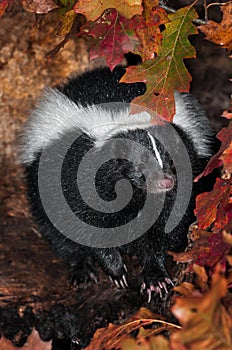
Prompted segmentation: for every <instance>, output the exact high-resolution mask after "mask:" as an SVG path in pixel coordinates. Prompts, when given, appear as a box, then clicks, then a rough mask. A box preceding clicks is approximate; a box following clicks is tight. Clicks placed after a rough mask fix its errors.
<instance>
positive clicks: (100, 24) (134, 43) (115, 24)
mask: <svg viewBox="0 0 232 350" xmlns="http://www.w3.org/2000/svg"><path fill="white" fill-rule="evenodd" d="M136 28H137V20H136V18H132V19H130V20H128V19H127V18H125V17H122V16H121V15H120V14H119V13H118V12H117V11H116V10H107V11H105V12H104V14H103V15H102V16H101V17H100V18H99V19H98V20H97V21H96V22H88V23H86V24H85V25H83V26H82V27H81V31H80V33H79V34H78V36H89V37H92V38H93V42H92V45H91V47H90V53H89V56H90V59H91V60H92V59H94V58H96V57H99V56H103V57H104V58H105V60H106V64H107V66H109V67H110V68H111V69H113V68H114V67H115V66H116V65H117V64H119V63H121V62H122V60H123V58H124V53H126V52H128V51H135V49H136V48H137V47H138V46H139V45H140V41H139V38H138V36H137V34H136Z"/></svg>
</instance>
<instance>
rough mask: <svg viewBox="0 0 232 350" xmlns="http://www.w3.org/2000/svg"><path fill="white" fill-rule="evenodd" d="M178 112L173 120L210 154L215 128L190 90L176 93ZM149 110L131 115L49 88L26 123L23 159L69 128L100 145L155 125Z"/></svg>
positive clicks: (200, 151)
mask: <svg viewBox="0 0 232 350" xmlns="http://www.w3.org/2000/svg"><path fill="white" fill-rule="evenodd" d="M175 102H176V114H175V116H174V120H173V122H174V123H175V124H176V125H178V126H179V127H181V128H182V129H184V131H185V132H186V133H187V134H188V135H189V136H190V137H191V139H192V141H193V143H194V145H195V147H196V149H197V152H198V154H199V155H200V156H202V157H208V156H210V155H211V154H210V146H209V145H210V143H211V140H210V138H211V136H212V135H211V129H210V126H209V123H208V120H207V118H206V116H205V114H204V112H203V111H202V110H201V108H200V106H199V105H198V103H197V101H196V100H195V99H193V98H192V97H191V96H190V95H189V94H180V93H178V92H176V93H175ZM150 122H151V116H150V114H148V113H147V112H141V113H138V114H133V115H129V104H128V109H126V110H124V111H121V112H119V111H112V112H111V114H109V112H108V111H106V110H104V109H102V108H101V106H100V105H94V106H88V107H82V106H80V105H79V106H78V105H77V104H76V103H74V102H73V101H72V100H70V99H69V98H68V97H67V96H65V95H64V94H63V93H61V92H60V91H58V90H57V89H46V90H45V94H44V97H43V99H41V100H40V102H39V104H38V106H37V108H35V110H34V111H33V112H32V115H31V118H30V119H29V120H28V122H27V123H26V125H25V132H24V135H23V142H22V147H21V157H20V158H21V161H22V163H25V164H29V163H31V162H32V161H33V160H34V159H35V157H36V154H37V153H38V152H40V151H42V150H43V149H44V148H45V147H46V146H47V145H49V144H50V143H51V142H52V141H53V140H56V139H58V138H59V137H60V135H62V134H65V133H66V132H67V131H69V130H70V131H71V130H75V129H80V130H82V131H84V132H86V133H87V134H89V135H90V137H92V138H93V140H94V142H95V145H96V147H101V146H102V145H103V144H104V143H105V141H106V140H107V139H109V138H111V137H112V136H113V135H115V134H116V133H120V132H123V131H127V130H134V129H138V128H140V129H147V128H149V127H150V126H151V123H150ZM150 139H151V142H152V145H153V148H154V151H155V153H156V157H157V160H158V161H159V163H160V165H161V164H162V165H161V166H163V163H162V160H161V157H160V154H159V152H158V150H157V147H156V143H155V140H154V138H153V137H152V138H151V137H150Z"/></svg>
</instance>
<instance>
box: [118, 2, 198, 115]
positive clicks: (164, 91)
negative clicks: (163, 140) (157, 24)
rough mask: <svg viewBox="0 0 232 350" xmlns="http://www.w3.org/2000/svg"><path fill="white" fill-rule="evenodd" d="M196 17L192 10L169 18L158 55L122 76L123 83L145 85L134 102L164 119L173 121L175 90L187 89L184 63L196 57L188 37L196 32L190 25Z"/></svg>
mask: <svg viewBox="0 0 232 350" xmlns="http://www.w3.org/2000/svg"><path fill="white" fill-rule="evenodd" d="M196 17H197V15H196V12H195V10H194V9H193V8H192V7H185V8H182V9H180V10H178V11H177V12H176V13H175V14H171V15H169V16H168V18H169V20H170V22H169V23H167V24H166V25H165V26H166V29H165V30H164V31H163V32H162V34H163V41H162V46H161V49H160V51H159V52H158V56H157V57H156V58H154V59H151V60H148V61H145V62H144V63H143V64H142V65H140V66H137V67H129V68H128V69H127V73H126V75H124V76H123V80H122V81H124V82H135V81H145V82H146V84H147V91H146V93H145V94H144V95H142V96H139V97H137V98H136V99H134V100H133V103H137V104H139V105H143V106H146V107H148V108H151V109H152V110H153V111H155V112H156V113H157V114H159V115H161V116H162V117H163V118H164V119H166V120H172V116H173V115H174V90H180V91H188V90H189V83H190V80H191V76H190V74H189V73H188V71H187V69H186V68H185V65H184V62H183V60H184V58H190V57H195V50H194V48H193V47H192V45H191V44H190V42H189V40H188V36H189V35H190V34H195V33H196V28H195V27H194V25H193V24H192V21H193V19H195V18H196Z"/></svg>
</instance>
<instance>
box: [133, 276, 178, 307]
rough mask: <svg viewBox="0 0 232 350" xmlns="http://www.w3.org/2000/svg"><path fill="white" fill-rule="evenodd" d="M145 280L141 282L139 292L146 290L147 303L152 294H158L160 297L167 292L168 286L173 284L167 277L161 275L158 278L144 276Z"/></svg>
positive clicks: (170, 286)
mask: <svg viewBox="0 0 232 350" xmlns="http://www.w3.org/2000/svg"><path fill="white" fill-rule="evenodd" d="M146 281H147V282H145V281H144V282H143V283H142V284H141V288H140V292H141V293H144V291H146V292H147V295H148V299H147V302H148V303H150V301H151V298H152V294H158V295H159V297H160V298H161V299H162V298H163V297H164V296H165V294H168V293H169V290H170V288H172V287H173V285H174V284H173V282H172V280H171V279H170V278H169V277H162V278H159V279H158V280H157V279H155V278H146Z"/></svg>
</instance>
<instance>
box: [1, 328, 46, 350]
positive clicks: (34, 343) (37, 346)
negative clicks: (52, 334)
mask: <svg viewBox="0 0 232 350" xmlns="http://www.w3.org/2000/svg"><path fill="white" fill-rule="evenodd" d="M0 349H1V350H51V349H52V341H51V340H50V341H47V342H44V341H42V340H41V339H40V336H39V333H38V332H37V331H36V330H35V329H33V330H32V332H31V334H30V335H29V337H28V338H27V341H26V343H25V344H24V345H23V346H22V347H20V348H19V347H15V346H14V345H13V344H12V342H11V341H10V340H8V339H6V338H5V337H2V338H1V339H0Z"/></svg>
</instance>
